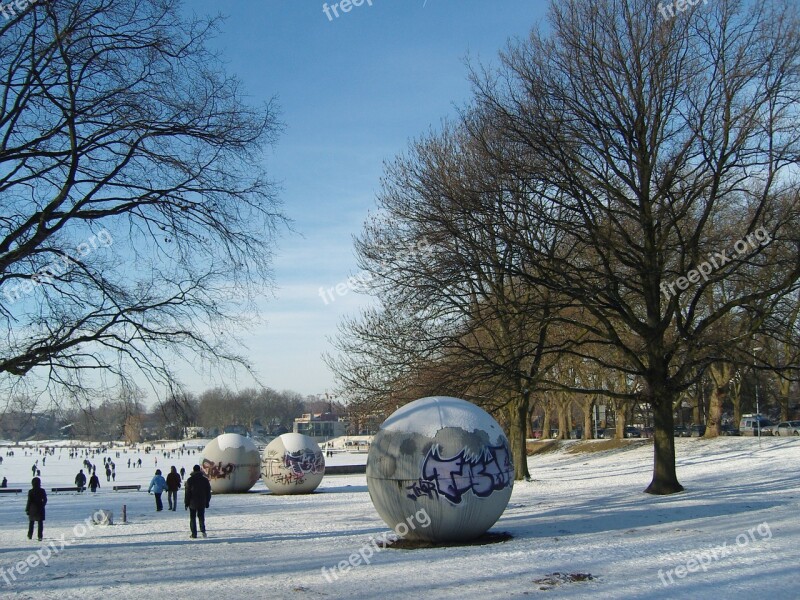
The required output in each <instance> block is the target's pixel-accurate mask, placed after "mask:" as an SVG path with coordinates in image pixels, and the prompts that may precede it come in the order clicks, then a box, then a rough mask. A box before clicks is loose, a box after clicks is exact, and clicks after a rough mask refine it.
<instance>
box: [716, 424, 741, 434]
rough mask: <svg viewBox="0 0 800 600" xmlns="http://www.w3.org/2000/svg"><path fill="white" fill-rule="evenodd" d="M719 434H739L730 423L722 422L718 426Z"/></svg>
mask: <svg viewBox="0 0 800 600" xmlns="http://www.w3.org/2000/svg"><path fill="white" fill-rule="evenodd" d="M719 433H720V435H739V430H738V429H736V427H734V426H733V425H731V424H730V423H723V424H722V425H720V426H719Z"/></svg>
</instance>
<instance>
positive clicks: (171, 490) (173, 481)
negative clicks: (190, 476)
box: [167, 467, 181, 510]
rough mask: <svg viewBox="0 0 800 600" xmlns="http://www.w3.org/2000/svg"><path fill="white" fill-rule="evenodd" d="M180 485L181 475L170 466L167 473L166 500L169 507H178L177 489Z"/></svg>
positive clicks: (171, 508) (173, 508)
mask: <svg viewBox="0 0 800 600" xmlns="http://www.w3.org/2000/svg"><path fill="white" fill-rule="evenodd" d="M180 487H181V476H180V475H178V470H177V469H176V468H175V467H172V468H171V469H170V471H169V475H167V501H168V502H169V509H170V510H175V509H177V508H178V490H179V489H180Z"/></svg>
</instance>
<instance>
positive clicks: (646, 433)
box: [642, 427, 655, 438]
mask: <svg viewBox="0 0 800 600" xmlns="http://www.w3.org/2000/svg"><path fill="white" fill-rule="evenodd" d="M653 433H655V429H653V428H652V427H644V428H643V429H642V437H645V438H651V437H653Z"/></svg>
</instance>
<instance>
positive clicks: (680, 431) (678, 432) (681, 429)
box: [673, 425, 692, 437]
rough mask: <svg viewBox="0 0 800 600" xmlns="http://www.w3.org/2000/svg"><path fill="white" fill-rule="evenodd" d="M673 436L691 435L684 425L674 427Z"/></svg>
mask: <svg viewBox="0 0 800 600" xmlns="http://www.w3.org/2000/svg"><path fill="white" fill-rule="evenodd" d="M673 435H674V436H675V437H689V436H691V435H692V433H691V432H690V431H689V430H688V429H686V425H675V427H673Z"/></svg>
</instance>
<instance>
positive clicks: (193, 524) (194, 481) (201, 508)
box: [183, 465, 211, 538]
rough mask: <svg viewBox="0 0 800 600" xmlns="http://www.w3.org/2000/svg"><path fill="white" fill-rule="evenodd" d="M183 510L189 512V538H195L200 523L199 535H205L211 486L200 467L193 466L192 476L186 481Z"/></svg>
mask: <svg viewBox="0 0 800 600" xmlns="http://www.w3.org/2000/svg"><path fill="white" fill-rule="evenodd" d="M184 488H185V492H184V493H185V495H184V500H183V504H184V509H188V510H189V529H190V530H191V532H192V533H191V535H190V536H189V537H191V538H196V537H197V522H198V521H199V522H200V533H202V534H203V537H208V536H207V535H206V509H207V508H208V507H209V506H210V505H211V484H210V483H209V482H208V479H206V476H205V475H203V472H202V471H201V470H200V465H195V466H194V468H193V469H192V474H191V475H189V478H188V479H187V480H186V485H185V486H184Z"/></svg>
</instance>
